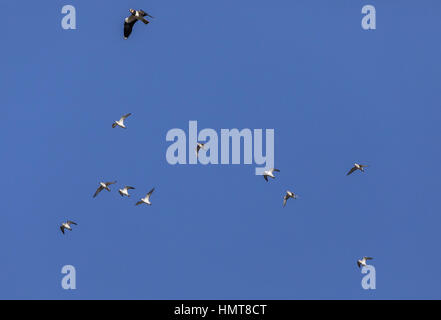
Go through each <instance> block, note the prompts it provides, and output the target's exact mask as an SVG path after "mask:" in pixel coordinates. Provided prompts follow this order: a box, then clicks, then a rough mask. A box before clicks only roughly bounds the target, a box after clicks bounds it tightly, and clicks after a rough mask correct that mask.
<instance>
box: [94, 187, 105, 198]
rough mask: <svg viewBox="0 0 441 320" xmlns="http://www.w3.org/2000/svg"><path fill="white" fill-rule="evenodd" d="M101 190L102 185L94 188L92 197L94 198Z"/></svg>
mask: <svg viewBox="0 0 441 320" xmlns="http://www.w3.org/2000/svg"><path fill="white" fill-rule="evenodd" d="M101 190H103V186H99V187H98V189H96V191H95V194H94V195H93V197H94V198H95V197H96V196H97V195H98V193H100V192H101Z"/></svg>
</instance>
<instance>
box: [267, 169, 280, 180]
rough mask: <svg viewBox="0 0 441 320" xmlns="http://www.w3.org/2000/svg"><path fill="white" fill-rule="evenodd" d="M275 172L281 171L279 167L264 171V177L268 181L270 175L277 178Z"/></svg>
mask: <svg viewBox="0 0 441 320" xmlns="http://www.w3.org/2000/svg"><path fill="white" fill-rule="evenodd" d="M274 172H280V170H279V169H275V168H272V169H270V170H267V171H264V172H263V178H264V179H265V180H266V181H267V182H268V177H271V178H273V179H274V178H275V176H274V174H273V173H274Z"/></svg>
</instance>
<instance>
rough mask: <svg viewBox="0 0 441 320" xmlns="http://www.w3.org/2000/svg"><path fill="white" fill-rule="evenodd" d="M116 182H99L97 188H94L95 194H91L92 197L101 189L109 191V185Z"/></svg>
mask: <svg viewBox="0 0 441 320" xmlns="http://www.w3.org/2000/svg"><path fill="white" fill-rule="evenodd" d="M114 183H116V181H113V182H100V186H99V187H98V189H96V191H95V194H94V195H93V197H94V198H95V197H96V196H97V195H98V193H100V192H101V191H102V190H103V189H106V190H107V191H110V188H109V186H110V185H112V184H114Z"/></svg>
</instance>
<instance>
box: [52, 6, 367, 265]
mask: <svg viewBox="0 0 441 320" xmlns="http://www.w3.org/2000/svg"><path fill="white" fill-rule="evenodd" d="M129 12H130V16H128V17H127V18H125V19H124V39H126V40H127V39H128V38H129V36H130V34H131V33H132V30H133V26H134V25H135V23H136V22H137V21H142V22H143V23H144V24H146V25H147V24H149V23H150V22H149V21H148V20H147V19H146V18H145V17H150V18H154V17H152V16H151V15H150V14H148V13H146V12H145V11H143V10H134V9H129ZM129 116H131V113H127V114H125V115H123V116H122V117H121V119H119V120H117V121H114V122H113V124H112V128H115V127H117V126H118V127H121V128H124V129H126V126H125V124H124V120H125V119H126V118H128V117H129ZM204 146H205V144H204V143H200V142H198V143H197V146H196V150H195V151H196V156H198V155H199V151H200V150H201V149H204ZM366 167H367V165H362V164H358V163H355V164H354V166H353V167H352V168H351V169H350V170H349V172H348V173H347V174H346V175H350V174H352V173H354V172H355V171H357V170H358V171H361V172H365V170H364V168H366ZM274 172H280V170H279V169H275V168H272V169H269V170H267V171H264V173H263V178H264V179H265V180H266V181H267V182H268V177H270V178H273V179H275V176H274ZM115 183H116V181H110V182H100V184H99V187H98V189H96V191H95V194H94V195H93V197H94V198H95V197H96V196H97V195H98V194H99V193H100V192H101V191H103V190H107V191H109V192H110V188H109V186H110V185H112V184H115ZM133 189H135V188H133V187H130V186H124V188H122V189H119V190H118V192H119V194H120V195H121V196H122V197H124V196H126V197H130V194H129V190H133ZM154 191H155V188H152V189H151V190H150V191H149V192H148V193H147V195H146V196H145V197H144V198H141V199H140V200H139V201H138V202H136V204H135V205H140V204H147V205H151V204H152V203H151V202H150V197H151V195H152V193H153V192H154ZM290 198H292V199H297V198H298V195H297V194H295V193H294V192H292V191H290V190H287V191H286V193H285V195H284V197H283V207H285V206H286V202H287V201H288V200H289V199H290ZM71 225H77V223H75V222H73V221H70V220H68V221H66V222H64V223H62V224H61V226H60V229H61V232H62V233H63V234H64V230H65V229H67V230H70V231H72V227H71ZM372 259H373V258H371V257H363V258H362V259H360V260H357V265H358V267H359V268H360V267H361V266H366V265H367V260H372Z"/></svg>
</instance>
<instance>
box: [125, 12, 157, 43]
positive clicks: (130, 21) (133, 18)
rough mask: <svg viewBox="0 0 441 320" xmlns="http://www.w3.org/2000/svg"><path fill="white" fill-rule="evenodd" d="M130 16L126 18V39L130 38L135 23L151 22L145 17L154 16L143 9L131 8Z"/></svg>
mask: <svg viewBox="0 0 441 320" xmlns="http://www.w3.org/2000/svg"><path fill="white" fill-rule="evenodd" d="M129 11H130V16H128V17H127V18H125V19H124V39H128V38H129V36H130V34H131V33H132V29H133V25H134V24H135V23H136V22H137V21H138V20H140V21H142V22H144V23H145V24H149V21H148V20H147V19H146V18H144V17H150V18H153V17H152V16H151V15H149V14H148V13H147V12H144V11H142V10H133V9H130V10H129Z"/></svg>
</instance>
